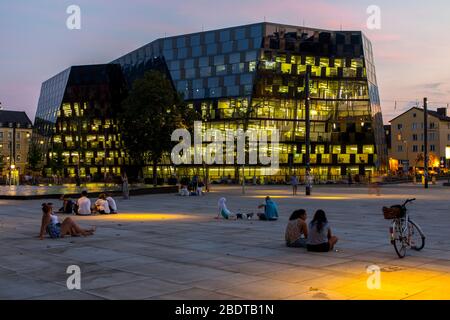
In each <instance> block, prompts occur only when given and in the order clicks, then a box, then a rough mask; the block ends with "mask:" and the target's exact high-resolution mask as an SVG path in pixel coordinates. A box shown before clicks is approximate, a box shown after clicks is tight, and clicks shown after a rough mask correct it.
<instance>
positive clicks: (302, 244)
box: [284, 209, 308, 248]
mask: <svg viewBox="0 0 450 320" xmlns="http://www.w3.org/2000/svg"><path fill="white" fill-rule="evenodd" d="M306 218H307V215H306V211H305V210H304V209H299V210H295V211H294V212H293V213H292V214H291V216H290V217H289V222H288V224H287V226H286V232H285V235H284V238H285V240H286V246H288V247H292V248H306V239H307V238H308V225H307V224H306Z"/></svg>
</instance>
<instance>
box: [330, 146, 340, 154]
mask: <svg viewBox="0 0 450 320" xmlns="http://www.w3.org/2000/svg"><path fill="white" fill-rule="evenodd" d="M331 153H333V154H339V153H341V146H331Z"/></svg>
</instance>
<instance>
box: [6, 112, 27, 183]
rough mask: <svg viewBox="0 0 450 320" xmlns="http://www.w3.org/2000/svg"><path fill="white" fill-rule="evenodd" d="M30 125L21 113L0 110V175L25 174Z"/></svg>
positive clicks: (24, 114)
mask: <svg viewBox="0 0 450 320" xmlns="http://www.w3.org/2000/svg"><path fill="white" fill-rule="evenodd" d="M32 130H33V128H32V123H31V121H30V119H29V118H28V116H27V114H26V113H25V112H23V111H10V110H0V158H1V159H0V173H1V176H2V177H5V176H7V175H9V173H10V172H11V170H12V171H14V172H15V173H16V174H18V175H22V174H25V173H26V170H27V159H28V149H29V145H30V139H31V135H32Z"/></svg>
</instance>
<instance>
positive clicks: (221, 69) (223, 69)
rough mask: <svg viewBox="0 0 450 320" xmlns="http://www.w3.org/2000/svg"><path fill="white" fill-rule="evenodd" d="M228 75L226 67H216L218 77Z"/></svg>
mask: <svg viewBox="0 0 450 320" xmlns="http://www.w3.org/2000/svg"><path fill="white" fill-rule="evenodd" d="M226 73H227V68H226V66H225V65H219V66H216V75H223V74H226Z"/></svg>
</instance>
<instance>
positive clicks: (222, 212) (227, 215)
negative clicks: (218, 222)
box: [217, 198, 237, 220]
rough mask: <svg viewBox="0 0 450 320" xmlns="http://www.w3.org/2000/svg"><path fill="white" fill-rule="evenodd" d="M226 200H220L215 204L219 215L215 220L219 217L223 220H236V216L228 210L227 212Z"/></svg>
mask: <svg viewBox="0 0 450 320" xmlns="http://www.w3.org/2000/svg"><path fill="white" fill-rule="evenodd" d="M226 202H227V199H226V198H220V199H219V202H218V203H217V205H218V207H219V214H218V215H217V218H219V216H222V217H223V218H224V219H227V220H228V219H236V218H237V217H236V215H235V214H234V213H231V211H230V210H228V208H227V205H226Z"/></svg>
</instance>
